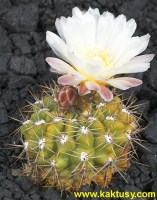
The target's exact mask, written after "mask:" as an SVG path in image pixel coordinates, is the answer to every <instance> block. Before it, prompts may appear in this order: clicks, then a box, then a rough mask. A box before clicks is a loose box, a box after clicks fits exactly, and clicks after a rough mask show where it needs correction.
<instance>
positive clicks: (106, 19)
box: [96, 12, 114, 47]
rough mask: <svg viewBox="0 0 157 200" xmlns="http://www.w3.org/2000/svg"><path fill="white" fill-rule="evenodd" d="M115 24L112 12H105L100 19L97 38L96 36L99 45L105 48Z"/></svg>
mask: <svg viewBox="0 0 157 200" xmlns="http://www.w3.org/2000/svg"><path fill="white" fill-rule="evenodd" d="M113 23H114V16H113V14H112V13H110V12H104V13H103V15H101V16H100V17H99V19H98V23H97V36H96V44H97V45H101V46H104V47H105V45H106V43H107V41H108V38H109V36H110V34H111V30H112V27H113ZM102 27H103V28H102ZM104 36H105V37H104Z"/></svg>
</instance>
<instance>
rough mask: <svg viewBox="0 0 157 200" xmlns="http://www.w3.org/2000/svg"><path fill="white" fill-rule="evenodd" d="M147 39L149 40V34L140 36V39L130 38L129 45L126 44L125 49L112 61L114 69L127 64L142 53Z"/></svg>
mask: <svg viewBox="0 0 157 200" xmlns="http://www.w3.org/2000/svg"><path fill="white" fill-rule="evenodd" d="M149 38H150V35H149V34H147V35H145V36H142V37H140V38H139V37H135V38H131V39H130V40H129V44H127V43H126V47H125V48H123V50H122V51H121V53H120V54H119V55H118V57H117V58H116V59H114V62H115V68H119V67H121V66H123V65H124V64H126V63H127V62H129V61H130V60H131V59H132V58H133V57H134V56H137V55H138V54H140V53H141V52H142V51H144V50H145V49H146V47H147V45H148V42H149ZM133 39H134V41H133ZM136 40H137V41H136Z"/></svg>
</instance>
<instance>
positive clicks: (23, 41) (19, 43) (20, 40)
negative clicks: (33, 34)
mask: <svg viewBox="0 0 157 200" xmlns="http://www.w3.org/2000/svg"><path fill="white" fill-rule="evenodd" d="M11 39H12V41H13V44H14V45H15V47H16V48H19V49H20V50H21V53H22V54H28V53H31V45H30V44H29V43H28V39H30V36H29V35H28V34H12V35H11Z"/></svg>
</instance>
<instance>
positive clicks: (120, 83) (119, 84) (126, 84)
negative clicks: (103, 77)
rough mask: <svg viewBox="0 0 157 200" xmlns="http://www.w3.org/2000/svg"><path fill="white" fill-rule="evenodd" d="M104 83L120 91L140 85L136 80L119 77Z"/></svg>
mask: <svg viewBox="0 0 157 200" xmlns="http://www.w3.org/2000/svg"><path fill="white" fill-rule="evenodd" d="M106 83H108V84H110V85H112V86H113V87H116V88H119V89H121V90H126V89H129V88H131V87H136V86H138V85H141V84H142V81H141V80H139V79H136V78H130V77H121V78H114V79H110V80H107V81H106Z"/></svg>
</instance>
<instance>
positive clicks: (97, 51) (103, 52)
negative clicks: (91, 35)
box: [82, 46, 113, 68]
mask: <svg viewBox="0 0 157 200" xmlns="http://www.w3.org/2000/svg"><path fill="white" fill-rule="evenodd" d="M82 55H83V57H84V58H89V59H94V60H102V61H103V62H104V64H105V68H112V67H113V64H112V60H113V58H112V56H111V52H110V51H109V50H108V49H104V48H102V47H100V46H95V47H88V48H86V49H84V50H83V52H82Z"/></svg>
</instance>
